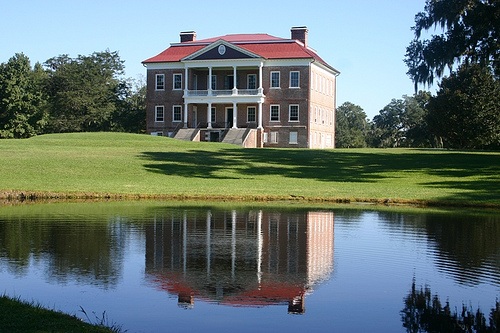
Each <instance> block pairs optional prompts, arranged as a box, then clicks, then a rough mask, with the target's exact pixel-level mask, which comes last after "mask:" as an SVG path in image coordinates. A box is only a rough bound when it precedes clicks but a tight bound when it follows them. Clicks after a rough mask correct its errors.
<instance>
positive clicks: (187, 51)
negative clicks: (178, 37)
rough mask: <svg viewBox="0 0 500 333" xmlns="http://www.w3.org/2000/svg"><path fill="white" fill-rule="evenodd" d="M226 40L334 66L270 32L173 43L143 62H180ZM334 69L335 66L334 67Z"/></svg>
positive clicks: (272, 55) (266, 54)
mask: <svg viewBox="0 0 500 333" xmlns="http://www.w3.org/2000/svg"><path fill="white" fill-rule="evenodd" d="M219 40H224V41H226V42H228V43H231V44H234V45H235V46H237V47H240V48H242V49H245V50H247V51H250V52H252V53H254V54H257V55H259V56H260V57H262V58H264V59H314V60H315V61H318V62H320V63H321V64H323V65H325V66H327V67H329V68H332V67H331V66H330V65H328V63H326V62H325V61H324V60H323V59H321V57H319V56H318V55H317V54H316V52H314V51H312V50H311V49H309V48H307V47H305V46H304V45H303V44H301V43H300V42H298V41H295V40H291V39H284V38H279V37H275V36H271V35H268V34H230V35H224V36H219V37H213V38H207V39H200V40H196V41H192V42H184V43H177V44H172V45H171V46H170V47H169V48H168V49H166V50H165V51H163V52H161V53H160V54H158V55H156V56H154V57H151V58H149V59H146V60H144V61H143V63H146V64H147V63H161V62H178V61H181V60H182V59H183V58H185V57H187V56H189V55H191V54H193V53H194V52H196V51H199V50H201V49H202V48H204V47H206V46H208V45H210V44H212V43H214V42H217V41H219ZM332 69H333V68H332Z"/></svg>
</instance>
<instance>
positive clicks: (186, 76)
mask: <svg viewBox="0 0 500 333" xmlns="http://www.w3.org/2000/svg"><path fill="white" fill-rule="evenodd" d="M187 92H188V68H187V67H185V68H184V96H187Z"/></svg>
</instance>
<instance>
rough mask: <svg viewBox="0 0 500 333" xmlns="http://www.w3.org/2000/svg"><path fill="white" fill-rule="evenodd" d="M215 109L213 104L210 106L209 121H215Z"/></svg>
mask: <svg viewBox="0 0 500 333" xmlns="http://www.w3.org/2000/svg"><path fill="white" fill-rule="evenodd" d="M216 110H217V109H216V108H215V107H213V106H212V109H211V111H210V121H211V122H212V123H215V121H216V117H215V114H216Z"/></svg>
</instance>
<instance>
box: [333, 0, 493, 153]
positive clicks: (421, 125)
mask: <svg viewBox="0 0 500 333" xmlns="http://www.w3.org/2000/svg"><path fill="white" fill-rule="evenodd" d="M499 18H500V1H498V0H427V1H426V2H425V7H424V11H423V12H420V13H417V15H416V16H415V26H414V27H413V28H412V29H413V31H414V33H415V38H414V40H413V41H411V42H410V44H409V46H408V47H407V49H406V55H405V58H404V62H405V63H406V65H407V67H408V72H407V74H408V76H409V77H410V78H411V80H412V81H413V83H414V84H415V92H416V93H415V95H414V96H403V97H402V98H401V99H393V100H392V101H391V102H390V103H389V104H388V105H387V106H385V107H384V108H383V109H382V110H380V112H379V114H378V115H376V116H375V117H374V118H373V120H372V121H369V120H368V119H367V118H366V114H365V113H364V111H363V109H362V108H361V107H360V106H358V105H355V104H352V103H350V102H346V103H344V104H343V105H341V106H340V107H339V108H338V109H337V113H336V115H337V122H336V125H337V128H336V130H337V132H336V144H337V147H367V146H368V147H444V148H460V149H495V150H498V149H500V82H499V78H500V19H499ZM431 32H432V33H433V34H431ZM445 74H447V75H445ZM437 79H441V80H440V82H439V85H438V87H439V89H438V91H437V93H436V95H435V96H431V94H430V93H428V92H425V91H419V92H417V88H418V86H419V85H424V86H425V85H428V86H430V85H431V84H432V83H433V82H434V81H435V80H437Z"/></svg>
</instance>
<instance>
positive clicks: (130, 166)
mask: <svg viewBox="0 0 500 333" xmlns="http://www.w3.org/2000/svg"><path fill="white" fill-rule="evenodd" d="M0 192H1V195H2V196H3V197H4V198H6V197H8V196H14V197H15V196H19V194H20V193H23V195H25V194H27V195H32V196H36V197H46V198H48V197H93V196H95V197H104V196H110V197H119V196H124V197H127V198H134V197H146V198H168V199H175V198H193V199H226V200H287V199H293V200H301V199H304V200H309V201H313V200H318V201H322V200H324V201H350V202H355V201H360V202H394V203H420V204H443V205H456V206H469V205H470V206H492V207H500V153H498V152H464V151H444V150H431V149H335V150H309V149H244V148H240V147H238V146H234V145H226V144H221V143H206V142H184V141H179V140H174V139H170V138H165V137H153V136H149V135H138V134H124V133H71V134H51V135H42V136H38V137H33V138H30V139H23V140H0Z"/></svg>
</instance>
